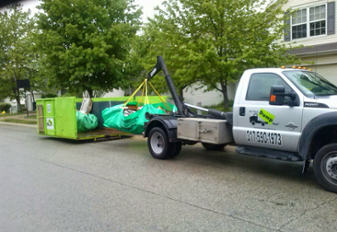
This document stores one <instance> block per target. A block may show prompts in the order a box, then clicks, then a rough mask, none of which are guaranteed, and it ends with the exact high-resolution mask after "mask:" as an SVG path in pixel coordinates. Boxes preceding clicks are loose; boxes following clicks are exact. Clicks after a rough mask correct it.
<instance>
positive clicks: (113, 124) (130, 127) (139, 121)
mask: <svg viewBox="0 0 337 232" xmlns="http://www.w3.org/2000/svg"><path fill="white" fill-rule="evenodd" d="M128 105H137V102H130V103H128ZM166 105H168V106H169V107H167V106H166ZM123 107H124V104H120V105H116V106H113V107H111V108H107V109H104V110H103V111H102V117H103V120H104V124H103V125H104V126H105V127H109V128H115V129H117V130H120V131H124V132H128V133H132V134H141V133H142V132H144V123H145V122H148V120H147V119H146V118H145V113H147V112H148V113H150V114H165V111H164V110H163V109H165V110H167V111H176V109H177V108H176V107H175V106H174V105H172V104H170V103H166V104H163V103H156V104H147V105H144V106H143V107H142V108H141V109H139V110H137V111H135V112H133V113H131V114H129V115H127V116H126V115H124V112H123ZM168 108H170V109H168Z"/></svg>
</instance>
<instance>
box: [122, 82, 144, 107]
mask: <svg viewBox="0 0 337 232" xmlns="http://www.w3.org/2000/svg"><path fill="white" fill-rule="evenodd" d="M144 83H145V81H143V83H142V84H141V85H140V86H139V87H138V89H136V91H135V92H133V94H132V95H131V96H130V98H129V99H128V100H127V101H126V102H125V103H124V106H123V110H124V108H125V106H126V105H127V104H128V103H129V101H130V100H131V99H132V98H133V96H135V94H136V93H137V92H138V91H139V90H140V88H141V87H142V86H143V85H144Z"/></svg>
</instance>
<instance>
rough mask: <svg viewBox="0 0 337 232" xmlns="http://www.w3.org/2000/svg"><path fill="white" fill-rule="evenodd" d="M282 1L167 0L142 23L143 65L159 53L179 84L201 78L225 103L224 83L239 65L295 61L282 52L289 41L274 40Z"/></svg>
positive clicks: (231, 78)
mask: <svg viewBox="0 0 337 232" xmlns="http://www.w3.org/2000/svg"><path fill="white" fill-rule="evenodd" d="M270 2H272V3H270ZM285 2H286V0H276V1H266V0H168V1H167V2H164V3H163V6H162V7H161V8H159V7H158V8H157V10H158V14H157V15H155V17H154V19H150V22H149V23H148V24H147V25H146V26H145V28H144V34H143V35H142V39H143V44H144V47H143V49H144V48H146V50H147V54H146V55H145V56H144V67H146V68H149V66H150V64H152V65H153V64H155V58H156V56H157V55H163V57H164V60H165V61H166V63H167V66H168V68H169V69H170V72H171V74H173V75H172V76H173V78H174V82H175V84H176V86H177V87H178V89H182V88H184V87H186V86H189V85H190V84H191V83H196V82H198V83H201V84H202V85H203V86H205V87H207V90H214V89H216V90H218V91H220V92H221V93H222V94H223V96H224V104H225V108H226V109H228V96H227V86H228V84H230V83H231V82H235V81H237V80H238V79H239V78H240V76H241V75H242V73H243V72H244V70H246V69H249V68H258V67H278V66H279V65H286V64H294V63H299V61H298V60H297V59H296V58H295V56H293V55H289V54H287V53H286V51H287V50H289V48H292V45H291V44H290V45H287V46H286V45H285V44H283V43H280V42H277V41H279V40H280V39H281V36H282V35H283V30H284V27H285V25H284V20H285V18H284V17H285V15H284V12H283V11H282V9H281V7H282V5H283V4H284V3H285ZM268 3H269V4H268ZM140 51H141V49H140ZM140 54H142V53H140ZM154 79H155V78H154ZM153 81H155V80H153ZM157 82H159V81H158V80H157ZM160 82H162V80H160ZM158 84H159V85H160V83H158Z"/></svg>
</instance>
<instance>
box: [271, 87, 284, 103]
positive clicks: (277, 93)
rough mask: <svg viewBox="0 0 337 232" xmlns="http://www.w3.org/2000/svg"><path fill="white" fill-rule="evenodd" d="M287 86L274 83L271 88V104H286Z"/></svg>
mask: <svg viewBox="0 0 337 232" xmlns="http://www.w3.org/2000/svg"><path fill="white" fill-rule="evenodd" d="M284 96H285V87H284V86H282V85H273V86H272V87H271V88H270V95H269V105H277V106H282V105H284Z"/></svg>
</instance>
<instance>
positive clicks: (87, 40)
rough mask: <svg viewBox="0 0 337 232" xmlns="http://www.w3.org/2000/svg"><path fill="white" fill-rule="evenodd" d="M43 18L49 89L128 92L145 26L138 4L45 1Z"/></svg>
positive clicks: (97, 0)
mask: <svg viewBox="0 0 337 232" xmlns="http://www.w3.org/2000/svg"><path fill="white" fill-rule="evenodd" d="M39 9H41V10H43V13H40V14H39V15H38V16H37V17H38V22H37V24H38V28H39V30H40V31H39V33H40V34H39V36H38V40H37V45H38V46H39V47H40V49H41V57H42V58H43V61H42V62H41V63H42V64H43V69H44V70H41V71H43V72H44V73H45V74H46V75H47V76H48V84H49V85H51V86H57V87H59V88H61V89H68V90H69V91H70V92H83V91H85V90H88V91H89V93H90V94H91V96H92V93H93V91H94V90H99V91H109V90H112V89H113V88H119V87H123V85H124V84H125V78H126V77H127V76H128V70H127V69H126V62H127V60H128V55H129V52H130V49H131V48H130V44H131V41H132V39H133V38H134V36H135V34H136V32H137V30H138V29H139V25H140V21H139V18H140V15H141V10H140V9H138V8H137V6H136V5H134V0H43V1H42V3H41V5H40V6H39Z"/></svg>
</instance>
